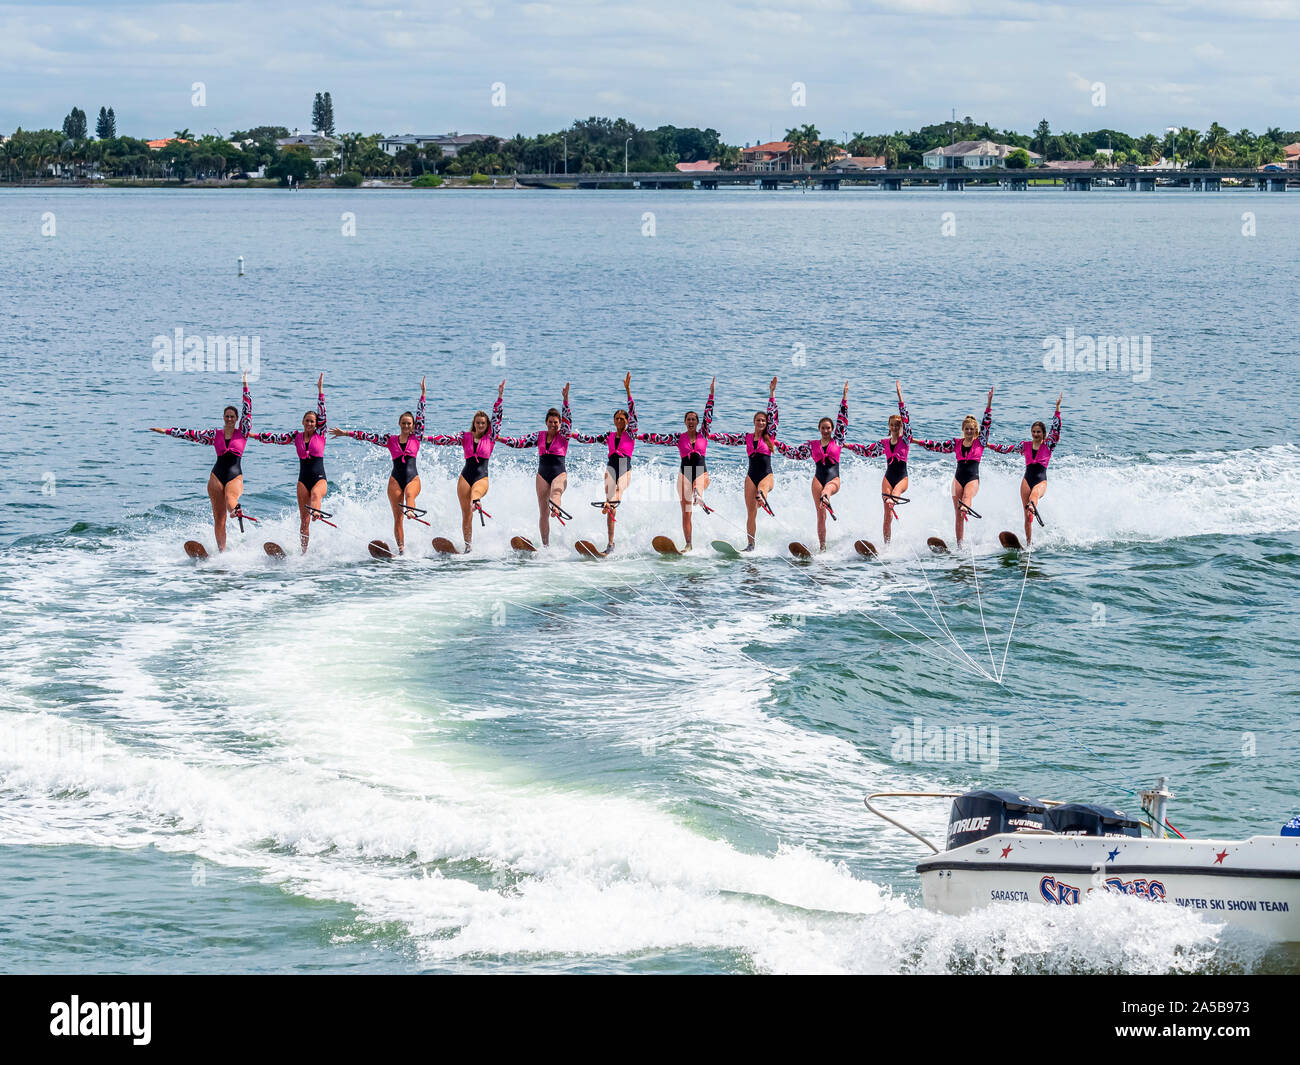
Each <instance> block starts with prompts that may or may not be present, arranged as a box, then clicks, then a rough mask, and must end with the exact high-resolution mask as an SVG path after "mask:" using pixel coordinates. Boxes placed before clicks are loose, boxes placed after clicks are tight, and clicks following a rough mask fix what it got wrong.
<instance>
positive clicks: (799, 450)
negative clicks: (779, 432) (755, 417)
mask: <svg viewBox="0 0 1300 1065" xmlns="http://www.w3.org/2000/svg"><path fill="white" fill-rule="evenodd" d="M772 443H773V444H775V445H776V449H777V451H779V452H780V453H781V454H782V455H784V456H785V457H786V458H788V459H810V458H812V443H811V442H809V443H807V444H800V445H799V446H798V447H791V446H790V445H789V444H786V443H782V442H781V441H780V440H776V439H773V440H772Z"/></svg>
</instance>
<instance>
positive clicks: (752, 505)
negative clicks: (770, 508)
mask: <svg viewBox="0 0 1300 1065" xmlns="http://www.w3.org/2000/svg"><path fill="white" fill-rule="evenodd" d="M757 521H758V489H757V487H756V486H755V485H754V482H753V481H751V480H750V479H749V478H748V477H746V478H745V535H747V536H748V537H749V546H750V547H753V546H754V527H755V524H756V522H757Z"/></svg>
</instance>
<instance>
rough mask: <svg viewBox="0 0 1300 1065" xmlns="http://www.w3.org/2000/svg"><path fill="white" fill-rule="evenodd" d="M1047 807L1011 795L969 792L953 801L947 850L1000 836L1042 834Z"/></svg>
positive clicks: (1014, 793)
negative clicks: (1005, 834) (1019, 833)
mask: <svg viewBox="0 0 1300 1065" xmlns="http://www.w3.org/2000/svg"><path fill="white" fill-rule="evenodd" d="M1046 812H1047V807H1046V806H1045V805H1044V804H1043V803H1042V802H1041V801H1039V800H1038V799H1031V798H1029V797H1028V796H1026V795H1021V794H1019V793H1018V792H1014V791H968V792H966V794H965V795H960V796H958V797H957V798H955V799H953V800H952V813H951V814H950V815H949V817H948V850H954V849H955V848H957V847H964V846H966V844H967V843H974V842H975V841H976V840H977V839H983V838H984V837H985V836H995V835H997V834H998V833H999V832H1025V831H1031V830H1034V829H1037V830H1040V831H1041V830H1042V828H1043V815H1044V814H1045V813H1046Z"/></svg>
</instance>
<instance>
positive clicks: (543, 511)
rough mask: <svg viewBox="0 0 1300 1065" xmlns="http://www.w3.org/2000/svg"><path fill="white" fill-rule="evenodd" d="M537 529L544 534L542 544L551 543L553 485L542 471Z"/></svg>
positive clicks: (539, 478) (539, 485)
mask: <svg viewBox="0 0 1300 1065" xmlns="http://www.w3.org/2000/svg"><path fill="white" fill-rule="evenodd" d="M536 485H537V531H538V532H539V533H541V534H542V546H543V547H549V546H550V544H551V486H550V485H549V484H547V483H546V478H545V477H543V476H542V475H541V474H540V473H539V474H538V475H537V481H536Z"/></svg>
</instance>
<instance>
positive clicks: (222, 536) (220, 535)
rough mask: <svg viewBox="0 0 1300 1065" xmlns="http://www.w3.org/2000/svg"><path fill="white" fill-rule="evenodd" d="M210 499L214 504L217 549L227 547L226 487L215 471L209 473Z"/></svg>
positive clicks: (213, 516) (214, 529)
mask: <svg viewBox="0 0 1300 1065" xmlns="http://www.w3.org/2000/svg"><path fill="white" fill-rule="evenodd" d="M208 501H209V502H210V503H211V504H212V533H213V535H214V536H215V537H216V538H217V550H218V551H224V550H225V549H226V489H225V487H224V486H223V485H222V483H221V482H220V481H218V480H217V475H216V474H215V473H210V474H208Z"/></svg>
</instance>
